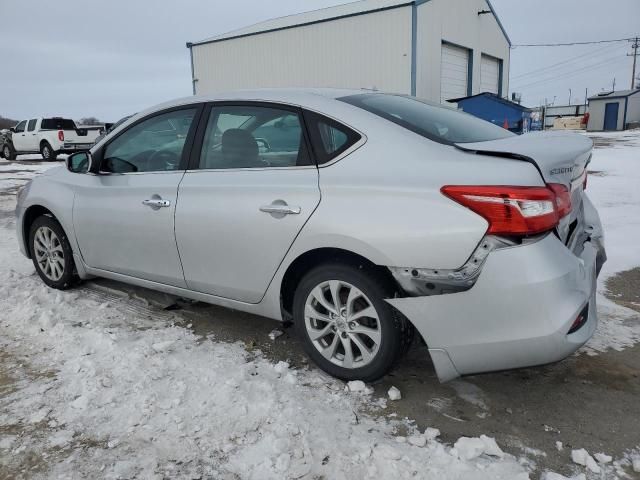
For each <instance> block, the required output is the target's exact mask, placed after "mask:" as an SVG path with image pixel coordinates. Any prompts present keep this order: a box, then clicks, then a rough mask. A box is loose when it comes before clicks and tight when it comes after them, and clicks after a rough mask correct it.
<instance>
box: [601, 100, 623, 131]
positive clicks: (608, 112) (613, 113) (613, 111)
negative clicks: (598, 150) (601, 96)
mask: <svg viewBox="0 0 640 480" xmlns="http://www.w3.org/2000/svg"><path fill="white" fill-rule="evenodd" d="M618 108H620V105H619V103H618V102H612V103H607V104H606V105H605V106H604V130H617V129H618Z"/></svg>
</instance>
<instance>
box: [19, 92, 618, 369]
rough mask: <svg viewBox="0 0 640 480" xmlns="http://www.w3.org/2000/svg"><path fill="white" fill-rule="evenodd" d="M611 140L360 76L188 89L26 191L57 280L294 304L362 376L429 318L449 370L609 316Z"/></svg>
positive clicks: (28, 213)
mask: <svg viewBox="0 0 640 480" xmlns="http://www.w3.org/2000/svg"><path fill="white" fill-rule="evenodd" d="M591 150H592V143H591V141H590V140H589V139H588V138H586V137H584V136H582V135H577V134H565V133H560V134H545V133H531V134H527V135H522V136H517V135H513V134H512V133H510V132H508V131H506V130H504V129H502V128H499V127H497V126H494V125H492V124H490V123H488V122H484V121H482V120H479V119H476V118H474V117H471V116H469V115H467V114H464V113H461V112H458V111H455V110H452V109H450V108H446V107H442V106H439V105H434V104H430V103H426V102H423V101H420V100H418V99H416V98H412V97H407V96H399V95H391V94H383V93H372V92H363V91H351V90H293V89H287V90H259V91H251V92H249V91H245V92H238V93H229V94H223V95H218V96H212V97H190V98H187V99H182V100H178V101H174V102H171V103H167V104H163V105H160V106H157V107H154V108H152V109H149V110H147V111H144V112H141V113H138V114H136V115H134V116H133V117H131V118H129V119H128V120H127V121H125V122H124V123H123V124H122V125H120V126H119V127H118V128H116V129H114V131H112V132H111V133H109V134H108V135H107V136H106V137H105V138H103V139H102V140H101V141H100V142H99V143H97V144H96V145H95V146H94V147H93V148H92V149H91V151H90V152H85V153H77V154H74V155H72V156H70V157H69V158H68V160H67V166H66V168H64V167H60V168H56V169H51V170H49V171H47V172H46V173H45V174H43V175H41V176H39V177H37V178H36V179H35V180H33V181H32V182H31V183H30V184H28V185H27V186H26V187H25V188H24V189H23V190H22V191H21V192H20V193H19V195H18V205H17V217H18V228H17V230H18V237H19V243H20V249H21V250H22V252H23V253H24V254H25V255H26V256H27V257H29V258H31V259H33V263H34V265H35V268H36V270H37V272H38V274H39V275H40V277H41V278H42V280H43V281H44V282H45V283H46V284H47V285H49V286H50V287H52V288H58V289H66V288H70V287H72V286H73V285H74V284H75V283H76V282H77V281H78V280H79V279H86V278H90V277H92V276H98V277H106V278H111V279H115V280H119V281H122V282H127V283H131V284H134V285H139V286H143V287H147V288H151V289H156V290H160V291H163V292H167V293H170V294H173V295H178V296H182V297H187V298H191V299H195V300H200V301H204V302H209V303H212V304H217V305H222V306H226V307H230V308H234V309H237V310H242V311H246V312H251V313H255V314H258V315H263V316H265V317H270V318H274V319H278V320H285V321H288V320H291V321H293V323H294V324H295V326H296V329H297V331H298V333H299V336H300V338H301V339H302V342H303V344H304V346H305V349H306V351H307V353H308V354H309V356H310V357H311V358H312V359H313V360H314V361H315V362H316V363H317V364H318V365H319V366H320V368H322V369H323V370H325V371H326V372H328V373H330V374H332V375H334V376H336V377H339V378H342V379H347V380H352V379H362V380H365V381H372V380H375V379H377V378H379V377H381V376H382V375H384V374H385V373H387V372H388V371H389V370H390V369H391V368H392V367H393V365H394V363H395V362H396V361H397V360H398V359H399V358H400V357H401V356H402V354H403V353H404V352H406V351H407V349H408V348H409V346H410V345H411V343H412V341H413V340H414V337H417V336H419V337H421V338H422V340H423V341H424V342H426V344H427V345H428V347H429V352H430V355H431V358H432V360H433V363H434V366H435V369H436V371H437V374H438V376H439V378H440V379H441V380H442V381H447V380H450V379H452V378H455V377H457V376H460V375H466V374H472V373H478V372H487V371H494V370H501V369H508V368H517V367H525V366H532V365H539V364H545V363H549V362H553V361H558V360H561V359H563V358H565V357H566V356H568V355H569V354H571V353H572V352H574V351H575V350H576V349H578V348H579V347H580V346H581V345H582V344H584V343H585V342H586V341H587V340H588V339H589V338H590V337H591V335H592V334H593V333H594V331H595V328H596V323H597V318H596V304H595V285H596V277H597V274H598V272H599V269H600V268H601V266H602V264H603V262H604V261H605V259H606V255H605V251H604V245H603V233H602V228H601V225H600V220H599V218H598V214H597V212H596V210H595V209H594V207H593V205H592V204H591V202H590V201H589V199H588V197H587V196H586V194H585V189H586V185H587V165H588V163H589V161H590V157H591Z"/></svg>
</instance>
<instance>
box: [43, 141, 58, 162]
mask: <svg viewBox="0 0 640 480" xmlns="http://www.w3.org/2000/svg"><path fill="white" fill-rule="evenodd" d="M40 155H42V158H43V159H44V161H45V162H55V160H56V157H57V156H58V153H57V152H55V151H54V150H53V148H51V145H49V142H42V145H40Z"/></svg>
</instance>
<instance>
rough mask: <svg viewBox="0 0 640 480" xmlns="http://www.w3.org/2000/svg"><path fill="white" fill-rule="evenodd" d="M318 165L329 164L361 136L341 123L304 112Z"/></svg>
mask: <svg viewBox="0 0 640 480" xmlns="http://www.w3.org/2000/svg"><path fill="white" fill-rule="evenodd" d="M304 116H305V120H306V122H307V125H308V127H309V135H310V136H311V143H312V144H313V151H314V153H315V154H316V158H317V160H318V165H322V164H323V163H327V162H330V161H331V160H333V159H334V158H336V157H338V156H339V155H341V154H342V153H343V152H345V151H346V150H348V149H349V148H351V147H352V146H353V145H354V144H355V143H357V142H358V141H359V140H360V138H361V136H360V134H359V133H357V132H355V131H353V130H352V129H350V128H349V127H347V126H345V125H342V124H341V123H338V122H336V121H335V120H331V119H330V118H327V117H323V116H322V115H319V114H317V113H313V112H305V114H304Z"/></svg>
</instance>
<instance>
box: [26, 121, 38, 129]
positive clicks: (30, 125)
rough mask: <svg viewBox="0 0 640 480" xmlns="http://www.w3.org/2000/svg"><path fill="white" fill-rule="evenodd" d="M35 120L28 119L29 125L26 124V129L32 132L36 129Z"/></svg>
mask: <svg viewBox="0 0 640 480" xmlns="http://www.w3.org/2000/svg"><path fill="white" fill-rule="evenodd" d="M36 122H37V120H35V119H34V120H29V125H28V126H27V131H28V132H33V131H34V130H35V129H36Z"/></svg>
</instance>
